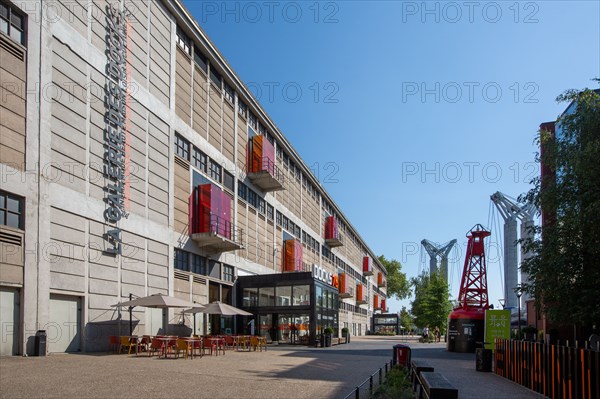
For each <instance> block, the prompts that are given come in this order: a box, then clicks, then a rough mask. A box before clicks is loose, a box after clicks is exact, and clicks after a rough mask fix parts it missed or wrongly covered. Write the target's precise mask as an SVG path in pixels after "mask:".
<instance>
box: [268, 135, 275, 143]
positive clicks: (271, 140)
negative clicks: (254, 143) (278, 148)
mask: <svg viewBox="0 0 600 399" xmlns="http://www.w3.org/2000/svg"><path fill="white" fill-rule="evenodd" d="M267 140H269V143H271V144H273V145H275V138H274V137H273V136H272V135H271V134H270V133H267Z"/></svg>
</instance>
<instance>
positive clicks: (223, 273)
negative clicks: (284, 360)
mask: <svg viewBox="0 0 600 399" xmlns="http://www.w3.org/2000/svg"><path fill="white" fill-rule="evenodd" d="M124 3H125V4H124ZM127 4H128V5H129V7H125V5H127ZM0 62H1V63H0V81H1V86H2V89H1V90H2V91H1V102H0V113H1V118H0V125H1V126H0V129H1V143H0V167H1V168H2V170H1V176H2V183H1V185H0V241H1V250H2V254H1V259H0V262H1V263H0V300H1V301H0V302H1V312H0V324H1V327H2V328H1V333H2V339H1V343H0V344H1V348H0V349H1V352H0V354H2V355H11V354H12V355H16V354H33V352H34V336H35V335H36V332H37V331H38V330H45V331H46V333H47V337H48V346H49V348H48V349H49V351H50V352H65V351H83V352H90V351H100V350H106V348H107V345H108V337H109V336H110V335H127V334H129V330H128V324H129V315H128V313H127V310H126V309H120V308H118V307H114V306H112V305H115V304H116V303H118V302H121V301H124V300H127V299H129V298H130V297H133V298H135V297H143V296H146V295H150V294H154V293H162V294H165V295H171V296H175V297H179V298H183V299H186V300H188V301H191V302H197V303H201V304H204V303H208V302H213V301H216V300H220V301H223V302H227V303H230V304H233V305H236V306H238V307H241V308H245V309H247V310H249V311H251V312H252V313H253V314H254V315H255V317H253V318H249V319H241V318H238V319H233V318H227V317H209V318H202V317H200V318H198V320H194V322H192V318H191V316H187V315H183V314H181V312H180V311H181V309H179V310H177V309H169V310H165V311H163V310H162V309H150V308H140V307H136V308H134V309H133V324H134V333H135V334H157V333H159V332H163V331H169V329H170V331H184V332H186V333H192V332H196V333H203V332H208V333H211V332H212V333H236V332H246V331H247V330H248V328H249V326H250V327H251V328H252V330H254V331H255V333H257V334H258V333H260V334H263V335H268V336H269V337H270V339H271V340H272V341H274V342H281V343H301V344H310V343H314V340H315V338H316V337H318V335H319V334H320V333H321V332H322V331H323V328H324V327H326V326H331V327H333V328H334V330H335V334H336V335H338V336H341V329H342V328H343V327H347V328H348V329H349V331H350V334H352V335H363V334H366V333H367V330H368V326H370V325H371V318H372V316H373V314H374V312H376V311H378V310H381V309H383V310H385V308H386V305H385V298H386V271H385V269H384V268H383V267H382V265H381V264H380V263H379V262H378V260H377V257H376V256H375V254H374V253H373V252H372V251H371V250H370V249H369V247H368V246H367V244H366V242H365V241H364V240H363V238H362V237H361V236H360V234H359V233H358V232H357V231H356V229H355V228H354V227H353V226H352V224H351V223H350V221H349V220H348V219H347V218H346V216H345V215H344V214H343V212H342V210H341V209H340V208H339V207H338V206H337V205H336V203H335V202H334V200H333V199H332V198H331V197H330V196H329V194H328V193H327V192H326V191H325V190H324V188H323V187H322V186H321V184H320V183H319V181H318V180H317V179H316V178H315V176H314V175H313V173H312V172H311V171H310V170H309V168H308V167H307V165H306V164H305V163H304V162H303V161H302V158H301V157H300V155H299V154H298V153H297V152H296V150H295V149H294V148H293V147H292V146H291V145H290V143H289V142H288V140H287V139H286V138H285V136H284V134H283V132H281V131H280V130H279V129H278V128H277V127H276V125H275V123H274V122H273V121H272V120H271V119H270V117H269V116H268V115H267V113H266V112H265V110H264V109H263V108H262V107H261V106H260V104H259V103H258V102H257V101H256V100H255V99H254V97H253V96H252V94H251V92H250V91H249V90H248V88H247V87H246V86H245V85H244V83H243V82H242V81H241V80H240V78H239V77H238V76H237V75H236V74H235V73H234V71H233V70H232V68H231V67H230V66H229V65H228V64H227V62H226V61H225V59H224V57H223V56H222V55H221V54H220V53H219V51H218V50H217V49H216V48H215V46H214V45H213V44H212V43H211V42H210V40H209V39H208V38H207V36H206V35H205V33H204V32H203V31H202V29H201V28H200V26H199V25H198V23H197V22H196V21H195V20H194V19H193V18H192V16H191V15H190V13H189V12H188V11H187V10H186V8H185V7H184V5H183V4H182V2H181V1H178V0H164V1H160V0H155V1H135V2H131V3H129V2H120V1H115V2H107V1H98V0H93V1H92V0H77V1H51V0H50V1H48V0H45V1H43V2H42V1H31V0H28V1H7V0H0ZM348 194H349V195H350V193H348ZM194 328H195V331H192V330H193V329H194Z"/></svg>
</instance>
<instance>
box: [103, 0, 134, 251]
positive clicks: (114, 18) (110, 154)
mask: <svg viewBox="0 0 600 399" xmlns="http://www.w3.org/2000/svg"><path fill="white" fill-rule="evenodd" d="M106 58H107V59H106V78H107V79H106V85H105V87H104V92H105V97H104V103H105V106H106V113H105V115H104V120H105V129H104V177H105V182H106V183H105V186H104V191H105V194H104V199H105V202H106V209H105V210H104V220H105V221H106V223H107V224H108V230H107V232H106V234H105V235H104V239H105V240H106V242H107V249H106V252H107V253H110V254H113V255H120V254H121V251H122V249H121V243H122V238H121V229H120V228H119V221H120V220H121V219H122V218H124V217H127V216H128V214H127V212H126V209H125V193H126V187H125V186H126V181H125V179H126V163H125V159H126V157H125V154H126V145H127V143H126V135H127V132H126V128H125V126H126V123H125V122H126V115H127V114H126V111H127V104H126V96H127V70H126V66H127V30H126V21H125V16H124V13H123V12H122V11H120V10H119V9H117V8H115V7H112V6H110V5H108V6H107V7H106Z"/></svg>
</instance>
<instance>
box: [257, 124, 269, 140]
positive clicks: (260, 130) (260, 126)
mask: <svg viewBox="0 0 600 399" xmlns="http://www.w3.org/2000/svg"><path fill="white" fill-rule="evenodd" d="M258 133H260V134H261V135H263V136H265V137H266V136H267V134H268V133H267V128H266V127H265V125H263V124H262V123H259V124H258Z"/></svg>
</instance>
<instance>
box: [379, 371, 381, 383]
mask: <svg viewBox="0 0 600 399" xmlns="http://www.w3.org/2000/svg"><path fill="white" fill-rule="evenodd" d="M379 385H381V367H380V368H379Z"/></svg>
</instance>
